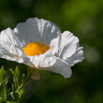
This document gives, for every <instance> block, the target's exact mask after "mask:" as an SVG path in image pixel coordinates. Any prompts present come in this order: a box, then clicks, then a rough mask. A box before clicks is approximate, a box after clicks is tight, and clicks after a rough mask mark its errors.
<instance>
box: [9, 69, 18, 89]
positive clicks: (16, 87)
mask: <svg viewBox="0 0 103 103" xmlns="http://www.w3.org/2000/svg"><path fill="white" fill-rule="evenodd" d="M9 70H10V72H11V73H12V75H13V81H14V86H15V90H17V89H18V85H19V83H18V77H17V76H16V74H15V72H14V71H13V70H12V69H9Z"/></svg>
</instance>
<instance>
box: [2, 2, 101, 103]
mask: <svg viewBox="0 0 103 103" xmlns="http://www.w3.org/2000/svg"><path fill="white" fill-rule="evenodd" d="M31 17H38V18H43V19H46V20H50V21H51V22H54V23H55V24H56V25H57V26H58V27H60V29H61V32H63V31H65V30H68V31H71V32H72V33H73V34H74V35H75V36H77V37H78V38H79V39H80V46H83V47H84V58H85V59H84V60H83V62H81V63H78V64H76V65H75V66H73V67H72V71H73V74H72V77H71V78H69V79H65V78H63V76H61V75H60V74H56V73H52V72H48V71H40V74H41V77H42V80H41V81H35V82H33V83H31V84H29V85H27V86H26V95H25V96H24V98H23V100H22V101H21V103H103V64H102V61H103V0H42V1H40V0H0V31H2V30H4V29H6V28H7V27H10V28H12V29H13V28H14V27H15V26H16V24H18V23H19V22H25V21H26V19H28V18H31ZM2 65H3V66H4V67H5V68H6V70H8V68H12V69H15V67H16V66H19V68H20V69H21V71H22V72H25V70H26V69H27V67H26V66H25V65H23V64H18V63H15V62H11V61H7V60H5V59H0V67H1V66H2ZM10 85H11V84H10Z"/></svg>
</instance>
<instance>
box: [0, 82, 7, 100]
mask: <svg viewBox="0 0 103 103" xmlns="http://www.w3.org/2000/svg"><path fill="white" fill-rule="evenodd" d="M6 93H7V91H6V84H5V83H4V82H1V85H0V97H1V99H2V100H4V101H6V100H7V94H6Z"/></svg>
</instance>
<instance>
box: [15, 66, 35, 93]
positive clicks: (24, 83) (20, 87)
mask: <svg viewBox="0 0 103 103" xmlns="http://www.w3.org/2000/svg"><path fill="white" fill-rule="evenodd" d="M33 71H34V69H32V68H31V70H30V72H29V73H28V74H27V76H26V78H25V80H24V82H23V83H22V84H21V85H20V86H19V88H18V89H17V90H16V92H18V91H19V90H20V89H22V88H23V87H24V86H25V85H26V84H27V81H28V80H29V78H30V76H31V73H32V72H33Z"/></svg>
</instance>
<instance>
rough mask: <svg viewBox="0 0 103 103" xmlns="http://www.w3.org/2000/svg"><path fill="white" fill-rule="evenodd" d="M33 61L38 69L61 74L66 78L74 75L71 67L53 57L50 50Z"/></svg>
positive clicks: (33, 58)
mask: <svg viewBox="0 0 103 103" xmlns="http://www.w3.org/2000/svg"><path fill="white" fill-rule="evenodd" d="M31 61H32V63H33V64H34V65H35V67H36V68H37V69H40V70H47V71H52V72H55V73H59V74H61V75H63V76H64V78H69V77H70V76H71V74H72V71H71V69H70V66H69V65H68V64H67V63H66V62H64V61H62V60H61V59H60V58H57V57H55V56H52V54H51V51H50V50H49V51H48V52H46V53H45V54H43V55H40V56H35V57H31Z"/></svg>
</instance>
